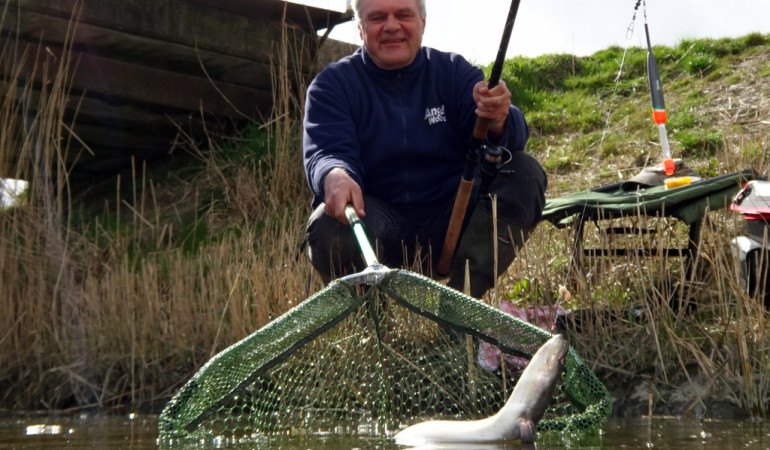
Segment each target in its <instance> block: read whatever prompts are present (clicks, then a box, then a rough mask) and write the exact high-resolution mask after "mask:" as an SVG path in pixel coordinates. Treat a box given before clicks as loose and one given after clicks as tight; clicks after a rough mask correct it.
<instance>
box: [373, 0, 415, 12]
mask: <svg viewBox="0 0 770 450" xmlns="http://www.w3.org/2000/svg"><path fill="white" fill-rule="evenodd" d="M361 9H362V10H363V11H362V12H363V13H364V15H369V14H372V13H377V12H385V11H387V12H390V11H402V12H403V11H411V12H415V13H416V12H419V10H420V6H419V4H418V2H417V0H391V1H387V0H385V1H383V0H367V1H366V2H364V4H363V8H361Z"/></svg>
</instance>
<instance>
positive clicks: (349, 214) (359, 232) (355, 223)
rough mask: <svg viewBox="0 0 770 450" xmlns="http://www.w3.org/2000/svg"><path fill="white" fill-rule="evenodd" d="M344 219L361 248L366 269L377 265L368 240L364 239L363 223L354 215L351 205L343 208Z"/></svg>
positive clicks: (375, 256)
mask: <svg viewBox="0 0 770 450" xmlns="http://www.w3.org/2000/svg"><path fill="white" fill-rule="evenodd" d="M345 217H346V218H347V219H348V223H349V224H350V227H351V228H352V229H353V234H354V235H355V237H356V241H357V242H358V246H359V247H360V248H361V253H362V254H363V257H364V262H365V263H366V265H367V267H371V266H376V265H378V264H379V262H378V261H377V255H375V254H374V249H372V244H370V243H369V238H367V237H366V232H365V231H364V223H363V222H362V221H361V218H360V217H358V214H356V209H355V208H354V207H353V205H346V206H345Z"/></svg>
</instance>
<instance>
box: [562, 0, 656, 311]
mask: <svg viewBox="0 0 770 450" xmlns="http://www.w3.org/2000/svg"><path fill="white" fill-rule="evenodd" d="M640 5H641V6H642V14H643V17H644V23H645V24H647V1H646V0H637V1H636V4H635V5H634V13H633V16H632V17H631V23H629V24H628V27H626V40H627V41H630V40H631V39H632V38H633V36H634V27H635V25H636V14H637V12H638V11H639V6H640ZM627 53H628V46H626V47H625V48H624V49H623V56H622V57H621V59H620V67H619V68H618V73H617V75H616V76H615V79H614V80H613V83H614V84H615V85H614V87H613V88H612V95H611V96H610V101H609V107H608V109H607V115H606V117H605V120H604V129H603V130H602V138H601V140H600V141H599V149H600V150H601V149H602V148H604V139H605V137H606V136H607V132H608V131H609V128H610V116H612V111H613V109H614V104H615V99H616V97H617V92H618V86H619V85H620V78H621V77H622V75H623V66H624V65H625V62H626V55H627ZM587 209H588V200H586V201H584V202H583V211H582V212H581V217H582V216H585V213H586V210H587ZM578 226H579V227H581V230H580V231H581V233H585V228H584V226H585V222H583V223H580V224H578ZM575 233H576V235H575V240H574V242H573V244H572V251H571V252H570V254H571V256H570V265H569V270H568V272H567V276H566V278H567V279H566V280H564V282H565V285H566V284H567V283H568V282H569V274H570V273H571V272H572V270H573V268H574V264H575V258H576V252H577V250H578V240H577V238H578V236H577V230H576V231H575ZM568 294H569V291H567V295H568ZM567 295H564V294H562V293H561V292H560V296H559V297H560V298H562V296H564V297H566V296H567ZM560 302H561V300H559V303H560Z"/></svg>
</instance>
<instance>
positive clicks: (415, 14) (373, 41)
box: [358, 0, 425, 70]
mask: <svg viewBox="0 0 770 450" xmlns="http://www.w3.org/2000/svg"><path fill="white" fill-rule="evenodd" d="M362 3H363V4H362V6H361V9H360V11H359V22H358V31H359V33H361V39H362V40H363V41H364V47H366V50H367V52H369V55H370V56H371V57H372V60H374V63H375V64H377V66H379V67H380V68H382V69H385V70H395V69H401V68H403V67H406V66H408V65H409V64H410V63H411V62H412V61H414V58H415V56H417V52H418V51H419V50H420V46H421V45H422V35H423V33H424V32H425V16H424V15H423V14H421V12H420V7H419V4H418V0H366V1H364V2H362Z"/></svg>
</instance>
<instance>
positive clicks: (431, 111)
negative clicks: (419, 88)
mask: <svg viewBox="0 0 770 450" xmlns="http://www.w3.org/2000/svg"><path fill="white" fill-rule="evenodd" d="M425 120H427V121H428V125H435V124H437V123H439V122H446V114H445V113H444V105H441V106H439V107H437V108H426V109H425Z"/></svg>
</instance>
